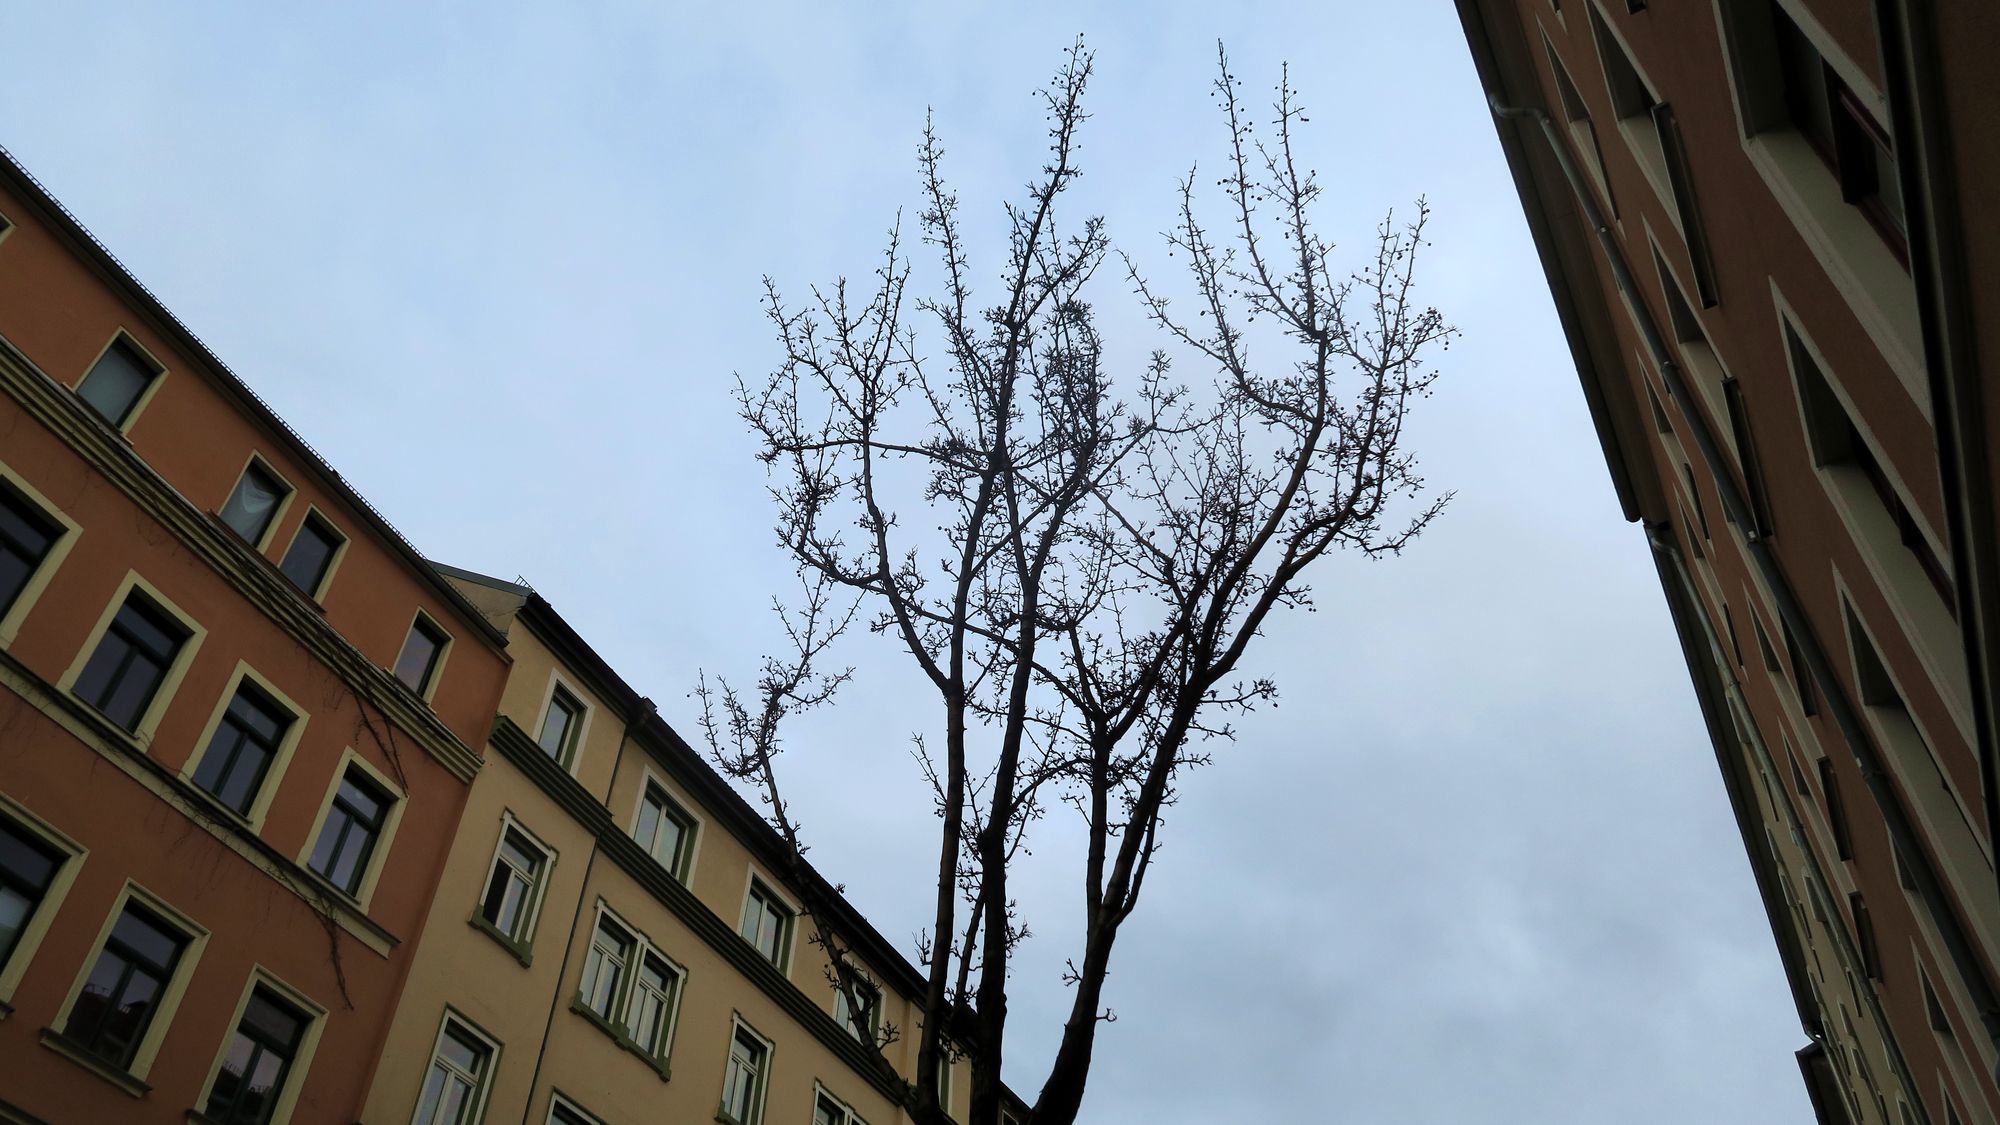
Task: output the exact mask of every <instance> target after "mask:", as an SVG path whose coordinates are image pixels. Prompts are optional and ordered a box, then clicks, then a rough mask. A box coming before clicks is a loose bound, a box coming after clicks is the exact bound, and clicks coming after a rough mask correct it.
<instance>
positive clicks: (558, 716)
mask: <svg viewBox="0 0 2000 1125" xmlns="http://www.w3.org/2000/svg"><path fill="white" fill-rule="evenodd" d="M582 728H583V702H582V701H581V700H579V699H577V697H576V696H574V695H571V694H570V693H569V692H568V691H567V690H566V689H564V688H563V686H562V685H561V684H557V685H556V687H555V689H554V690H553V691H551V692H550V693H549V706H548V710H547V711H546V712H544V713H543V715H542V733H541V737H539V738H537V739H535V741H536V742H537V743H538V744H540V746H541V748H542V749H543V750H545V751H547V752H548V755H549V757H551V758H554V759H555V760H556V761H557V762H560V763H561V764H562V765H563V766H564V767H565V768H567V767H569V766H570V765H571V764H572V763H574V762H575V761H576V743H577V738H578V736H579V734H580V733H581V731H582Z"/></svg>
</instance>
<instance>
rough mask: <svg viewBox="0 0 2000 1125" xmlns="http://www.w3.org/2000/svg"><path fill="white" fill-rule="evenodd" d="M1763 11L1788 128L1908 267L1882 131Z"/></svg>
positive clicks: (1893, 171)
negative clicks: (1778, 71)
mask: <svg viewBox="0 0 2000 1125" xmlns="http://www.w3.org/2000/svg"><path fill="white" fill-rule="evenodd" d="M1770 9H1771V25H1772V31H1773V33H1774V35H1775V37H1776V41H1777V50H1778V62H1779V66H1780V68H1781V71H1782V73H1783V76H1784V84H1785V109H1786V111H1787V113H1788V114H1789V115H1790V117H1791V123H1792V125H1793V126H1794V127H1795V128H1797V129H1798V131H1799V133H1800V134H1801V135H1803V136H1804V137H1805V139H1806V141H1807V143H1808V144H1810V145H1811V146H1812V150H1813V152H1815V153H1816V154H1818V156H1819V158H1820V160H1822V161H1824V162H1825V164H1826V166H1827V169H1828V170H1829V171H1831V172H1832V173H1833V175H1834V178H1835V179H1836V180H1838V181H1839V183H1840V195H1841V198H1842V199H1845V200H1846V201H1847V202H1849V203H1851V204H1853V205H1854V206H1855V207H1857V208H1859V209H1860V211H1861V213H1862V214H1863V215H1864V216H1866V218H1867V219H1868V224H1869V226H1871V227H1873V228H1874V229H1875V232H1876V233H1877V234H1879V235H1881V236H1882V241H1883V243H1885V244H1886V245H1887V246H1888V247H1889V250H1890V252H1891V253H1892V254H1894V255H1895V257H1896V260H1897V261H1898V262H1901V263H1902V264H1903V267H1904V268H1905V269H1908V268H1909V264H1910V236H1909V223H1908V217H1907V216H1906V214H1905V212H1904V206H1903V191H1902V183H1901V181H1900V179H1899V178H1898V176H1899V173H1898V171H1897V167H1896V148H1895V144H1894V143H1893V142H1892V141H1891V140H1890V138H1889V131H1888V130H1887V129H1885V128H1884V127H1883V126H1882V125H1881V124H1880V123H1878V122H1877V121H1876V120H1875V116H1874V114H1873V113H1871V112H1870V111H1869V110H1868V108H1867V107H1866V106H1865V105H1863V104H1862V101H1861V98H1860V96H1859V95H1857V94H1856V93H1855V92H1854V90H1853V89H1852V88H1851V87H1849V86H1848V85H1847V83H1846V82H1844V81H1842V79H1841V78H1840V76H1839V74H1837V73H1836V72H1835V71H1834V69H1833V67H1832V66H1831V65H1830V64H1829V63H1828V62H1827V60H1826V58H1825V56H1824V55H1822V54H1821V53H1820V51H1819V48H1817V47H1815V46H1814V45H1813V42H1812V40H1811V39H1809V38H1807V37H1806V34H1805V32H1804V31H1802V30H1801V29H1800V28H1799V25H1798V24H1797V22H1795V21H1794V20H1793V19H1792V17H1791V16H1790V15H1788V14H1787V13H1786V12H1785V10H1784V8H1783V7H1782V6H1781V5H1779V4H1776V3H1772V4H1771V5H1770Z"/></svg>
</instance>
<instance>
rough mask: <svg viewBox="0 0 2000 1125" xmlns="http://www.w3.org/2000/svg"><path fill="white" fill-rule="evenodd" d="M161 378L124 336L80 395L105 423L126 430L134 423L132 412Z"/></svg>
mask: <svg viewBox="0 0 2000 1125" xmlns="http://www.w3.org/2000/svg"><path fill="white" fill-rule="evenodd" d="M159 377H160V369H159V368H158V367H156V366H154V365H153V362H152V361H151V360H149V359H147V358H146V357H145V356H144V355H142V354H140V352H139V349H137V348H135V347H133V346H132V344H131V343H130V342H129V341H127V340H126V339H125V338H124V337H123V336H120V337H119V338H118V339H117V340H115V341H113V342H112V344H111V346H110V347H108V348H106V349H104V354H103V355H102V356H99V357H98V360H97V363H96V365H95V366H93V367H92V368H91V369H90V373H89V374H88V375H85V376H84V377H83V382H81V383H78V384H77V387H76V393H77V396H78V397H80V398H82V399H83V401H85V402H87V403H89V404H90V405H91V406H92V407H93V408H95V409H96V411H97V412H98V413H99V414H102V415H103V416H104V420H105V421H107V422H109V423H111V424H112V425H113V426H119V427H122V426H124V425H125V423H126V422H127V421H129V420H131V417H132V409H133V408H134V407H135V406H137V405H138V404H139V400H140V399H141V398H143V397H144V396H145V394H146V388H147V387H150V386H152V384H153V380H155V379H157V378H159Z"/></svg>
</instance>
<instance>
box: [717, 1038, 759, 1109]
mask: <svg viewBox="0 0 2000 1125" xmlns="http://www.w3.org/2000/svg"><path fill="white" fill-rule="evenodd" d="M769 1057H770V1048H769V1047H766V1046H765V1045H764V1042H763V1041H762V1040H760V1039H758V1038H757V1037H756V1036H755V1035H752V1034H750V1031H749V1029H748V1028H743V1027H738V1028H737V1029H736V1035H735V1037H734V1038H732V1039H731V1040H730V1041H729V1070H728V1072H727V1073H726V1074H724V1075H723V1079H722V1114H721V1116H722V1117H723V1118H724V1119H725V1120H727V1121H729V1122H732V1123H733V1125H758V1122H759V1121H760V1119H761V1118H762V1117H763V1113H764V1061H765V1060H766V1059H767V1058H769Z"/></svg>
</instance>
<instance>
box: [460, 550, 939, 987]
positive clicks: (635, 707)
mask: <svg viewBox="0 0 2000 1125" xmlns="http://www.w3.org/2000/svg"><path fill="white" fill-rule="evenodd" d="M440 569H441V570H444V571H446V572H447V573H449V572H452V571H457V573H459V574H461V575H465V576H466V580H468V581H473V582H481V583H484V584H487V585H491V586H494V587H495V588H498V589H505V590H507V591H508V592H510V593H519V594H521V595H522V596H523V597H525V598H526V602H525V603H524V604H523V605H522V607H521V612H520V615H519V619H520V620H521V621H523V622H525V623H526V624H527V626H528V627H529V628H530V629H532V630H534V632H535V635H536V636H537V637H538V638H539V639H540V640H541V641H542V643H544V644H546V645H548V646H549V649H550V650H551V651H552V652H553V653H554V654H555V656H556V659H558V660H560V661H562V662H563V663H564V664H565V665H567V666H568V667H569V668H570V669H571V670H573V671H575V672H577V673H579V674H580V675H581V676H582V678H583V679H584V680H586V681H587V682H588V684H589V686H590V687H591V689H592V690H594V691H595V692H596V693H597V694H598V695H600V696H602V697H603V698H604V699H606V700H608V701H610V703H611V704H612V707H613V709H614V710H616V711H617V712H618V715H619V718H621V719H622V720H624V722H625V724H626V726H627V727H628V728H630V730H631V733H632V735H633V738H634V740H635V741H636V742H637V743H638V744H639V745H641V746H644V747H645V748H646V749H647V750H648V752H650V753H651V754H653V756H654V757H655V758H658V759H659V760H660V761H661V762H662V763H663V764H665V765H666V766H668V767H669V768H671V769H672V770H673V771H674V776H675V778H676V780H679V781H680V782H682V783H683V784H685V785H686V786H688V788H690V789H692V790H694V793H693V795H694V796H695V797H697V798H698V799H700V800H701V801H702V802H703V803H704V804H705V805H706V806H708V807H709V808H710V809H711V810H712V811H713V812H714V813H715V814H716V816H717V818H718V819H720V820H722V821H723V822H724V823H725V824H726V826H727V827H728V828H729V829H730V830H731V831H732V832H733V833H734V834H735V835H736V837H737V838H738V839H740V840H742V841H743V842H744V843H745V844H746V845H748V846H749V848H750V852H751V854H752V855H754V856H756V857H757V858H758V859H759V860H761V861H763V862H764V863H765V864H767V865H768V866H770V867H771V868H772V869H773V870H774V872H783V873H790V872H791V871H792V870H793V864H794V863H795V862H796V863H797V864H798V866H799V867H800V868H802V869H803V870H804V871H805V873H806V875H807V877H809V878H810V879H812V880H813V882H814V883H815V884H816V885H815V886H813V887H812V888H811V889H812V890H813V891H814V893H816V894H817V895H819V896H820V897H821V898H822V899H823V900H824V901H826V902H829V903H832V904H833V913H834V917H833V918H832V919H830V921H832V922H833V923H834V926H835V928H836V929H838V930H839V931H840V932H841V936H842V937H844V938H845V939H846V940H847V941H848V942H849V943H851V945H852V946H853V947H854V948H855V950H856V951H857V952H859V953H860V955H861V957H862V959H863V960H865V961H867V962H868V964H869V965H870V967H872V968H874V969H875V970H876V971H877V972H879V973H881V974H882V975H883V976H884V977H887V978H893V979H894V981H895V983H896V986H897V987H898V988H900V989H901V990H902V991H904V992H905V993H906V994H908V995H913V996H922V995H923V994H924V992H925V990H926V988H927V987H928V981H927V980H926V978H925V977H924V975H923V974H922V973H921V972H920V971H918V969H917V967H916V966H915V965H914V964H912V963H911V962H910V960H909V958H908V957H907V956H905V955H904V954H903V953H902V951H901V950H899V949H897V948H896V947H895V946H894V945H893V944H891V943H890V941H889V939H888V938H886V937H884V936H883V935H882V933H881V931H879V930H877V929H876V928H875V926H874V925H873V924H872V923H870V922H869V921H868V919H867V918H866V917H865V916H864V915H862V913H861V912H860V911H859V910H857V909H855V907H854V905H853V904H852V903H850V902H848V901H847V897H846V896H845V895H843V894H842V893H841V892H840V891H839V889H838V888H836V887H835V886H834V885H833V884H832V883H831V882H830V881H828V880H827V878H826V877H825V876H823V875H821V874H820V873H819V871H818V869H816V868H814V867H813V865H812V864H811V863H808V862H806V861H805V859H804V858H803V857H797V858H796V859H795V858H794V857H793V856H792V855H791V850H790V849H789V848H788V847H787V846H786V844H785V841H784V838H783V837H782V836H780V835H779V834H778V831H777V830H776V829H775V828H772V827H771V825H770V823H769V822H768V821H766V820H765V819H764V817H763V814H761V813H759V812H758V811H757V810H756V808H754V807H753V806H752V805H751V804H750V802H749V801H747V800H745V799H744V798H743V796H742V795H741V794H740V793H738V792H737V791H736V789H735V787H734V786H732V785H730V784H729V782H728V781H727V780H725V779H724V778H723V776H722V775H721V774H719V773H717V772H716V770H715V768H714V767H713V766H711V765H709V763H708V760H707V759H706V758H704V757H703V756H702V755H701V754H700V753H699V752H698V751H696V750H695V748H694V747H693V746H692V745H690V744H689V743H688V741H687V740H686V739H685V738H683V737H681V734H680V732H679V731H677V730H675V729H674V728H673V726H672V724H670V723H668V722H667V721H666V720H665V719H664V718H661V717H660V713H659V709H658V708H657V707H656V706H655V705H654V703H653V701H652V700H651V699H649V698H647V697H646V696H644V695H641V694H640V693H639V692H638V691H637V690H636V689H635V688H633V687H632V686H631V685H630V684H628V683H627V682H626V681H625V679H624V677H622V676H620V675H619V674H618V672H617V671H616V670H615V669H613V668H612V667H611V665H610V664H609V663H608V662H607V661H606V660H605V659H604V658H603V657H602V656H600V655H598V652H597V650H596V649H594V648H592V647H591V646H590V644H589V642H587V641H585V640H584V639H583V637H582V635H581V634H579V633H578V632H577V631H576V629H575V628H574V627H572V626H571V625H570V623H569V622H568V621H567V620H566V619H564V617H563V616H562V614H561V613H559V612H557V611H556V608H555V606H553V605H551V604H549V601H548V599H546V598H544V597H542V596H541V595H540V594H538V593H536V592H535V591H534V590H533V589H532V588H529V587H526V586H522V585H519V584H517V583H510V582H501V581H499V580H496V579H492V578H488V577H487V576H485V575H480V574H475V573H473V572H469V571H462V570H457V568H452V567H440Z"/></svg>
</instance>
